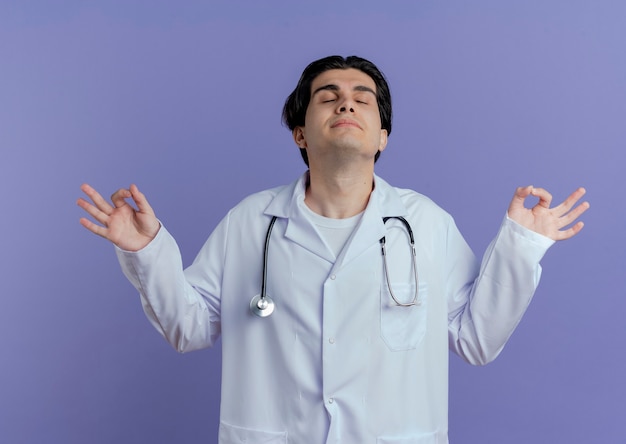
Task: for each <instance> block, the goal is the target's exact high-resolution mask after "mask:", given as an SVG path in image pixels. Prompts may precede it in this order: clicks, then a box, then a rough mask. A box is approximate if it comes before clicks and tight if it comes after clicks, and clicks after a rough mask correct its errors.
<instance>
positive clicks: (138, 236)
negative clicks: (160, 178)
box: [76, 184, 161, 251]
mask: <svg viewBox="0 0 626 444" xmlns="http://www.w3.org/2000/svg"><path fill="white" fill-rule="evenodd" d="M80 189H81V190H82V191H83V192H84V193H85V194H86V195H87V196H88V197H89V198H90V199H91V201H92V202H93V204H91V203H90V202H88V201H87V200H85V199H83V198H79V199H78V201H77V202H76V203H77V204H78V206H79V207H81V208H82V209H83V210H85V211H86V212H87V213H88V214H89V215H90V216H91V217H93V218H94V219H95V220H96V221H98V222H99V223H100V224H102V225H98V224H96V223H94V222H92V221H91V220H89V219H87V218H84V217H82V218H81V219H80V223H81V225H82V226H83V227H85V228H87V229H88V230H89V231H91V232H92V233H94V234H97V235H98V236H102V237H103V238H105V239H108V240H110V241H111V242H113V243H114V244H115V245H117V246H118V247H119V248H121V249H122V250H127V251H138V250H141V249H142V248H144V247H145V246H146V245H148V244H149V243H150V241H152V239H154V237H155V236H156V235H157V233H158V232H159V228H160V227H161V224H160V223H159V221H158V220H157V218H156V216H155V215H154V211H153V210H152V207H151V206H150V204H149V203H148V201H147V200H146V197H145V196H144V195H143V194H142V193H141V192H140V191H139V188H137V186H136V185H131V186H130V188H129V189H125V188H121V189H119V190H117V191H116V192H115V193H114V194H113V195H112V196H111V202H112V203H113V205H111V204H109V203H108V202H107V201H106V200H104V199H103V198H102V196H101V195H100V194H99V193H98V192H97V191H96V190H94V189H93V188H92V187H90V186H89V185H87V184H83V185H82V186H81V187H80ZM129 198H131V199H133V201H134V202H135V205H137V209H135V208H133V206H132V205H130V204H129V203H128V202H126V199H129Z"/></svg>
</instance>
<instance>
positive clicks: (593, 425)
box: [0, 0, 626, 444]
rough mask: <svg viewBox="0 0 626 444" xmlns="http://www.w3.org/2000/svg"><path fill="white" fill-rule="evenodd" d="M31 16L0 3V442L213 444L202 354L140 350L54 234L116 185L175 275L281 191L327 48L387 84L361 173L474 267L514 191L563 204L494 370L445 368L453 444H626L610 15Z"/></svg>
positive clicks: (295, 167) (118, 294) (101, 263)
mask: <svg viewBox="0 0 626 444" xmlns="http://www.w3.org/2000/svg"><path fill="white" fill-rule="evenodd" d="M51 3H52V2H50V5H49V4H47V3H44V2H41V3H38V2H34V1H23V2H2V3H1V4H0V186H1V188H0V189H1V191H2V193H1V196H2V197H1V200H0V202H1V207H0V208H1V210H0V211H1V216H2V217H0V233H1V236H2V249H1V250H0V261H1V263H0V265H1V268H0V269H1V270H2V271H1V273H2V276H1V277H2V278H1V279H0V338H1V339H0V346H1V349H0V350H1V359H2V362H1V364H0V441H1V442H6V443H40V442H49V443H97V444H99V443H103V444H104V443H112V442H116V443H136V442H155V443H166V442H168V443H169V442H176V443H206V442H214V441H215V439H216V430H217V424H218V411H219V387H220V350H219V346H217V347H216V348H215V349H213V350H209V351H203V352H195V353H190V354H186V355H179V354H177V353H176V352H174V351H173V349H171V348H170V347H169V345H167V344H166V343H165V341H163V340H162V339H161V338H160V337H159V336H158V334H157V333H156V332H155V331H154V330H153V328H152V327H151V326H150V325H149V323H148V322H147V320H146V319H145V317H144V315H143V312H142V310H141V307H140V304H139V300H138V297H137V295H136V292H135V291H134V289H133V288H132V287H131V285H130V284H129V283H128V282H127V281H126V280H125V278H124V277H123V275H122V273H121V272H120V270H119V267H118V265H117V262H116V260H115V256H114V253H113V249H112V247H111V246H110V245H108V244H107V243H106V242H105V241H103V240H102V239H99V238H97V237H95V236H93V235H91V234H90V233H89V232H87V231H86V230H84V229H83V228H82V227H81V226H80V225H79V224H78V218H79V217H80V216H81V210H80V209H79V208H78V207H77V206H76V205H75V200H76V198H77V197H78V196H79V195H80V191H79V186H80V184H81V183H83V182H89V183H91V184H92V185H93V186H94V187H96V188H97V189H98V190H100V191H102V192H103V193H104V194H105V195H106V196H108V195H110V194H111V193H112V192H113V191H115V190H116V189H117V188H119V187H122V186H128V185H129V184H130V183H131V182H136V183H138V184H139V186H140V187H141V188H142V190H144V191H145V193H146V194H147V195H148V197H149V198H150V200H151V203H152V205H153V207H154V208H155V209H156V211H157V215H158V216H159V217H160V218H161V219H162V220H163V222H164V223H165V224H166V225H167V227H168V228H169V230H170V231H171V232H172V233H173V234H174V235H175V236H176V237H177V239H178V241H179V244H180V247H181V249H182V252H183V257H184V260H185V263H186V264H189V263H190V261H191V260H192V259H193V257H194V256H195V254H196V252H197V251H198V249H199V248H200V246H201V245H202V243H203V242H204V240H205V238H206V237H207V235H208V234H209V232H210V231H211V230H212V228H213V227H214V226H215V225H216V223H217V222H218V220H219V219H221V217H222V216H223V215H224V214H225V212H226V211H227V210H228V209H229V208H230V207H231V206H233V205H234V204H235V203H237V202H238V201H239V200H240V199H241V198H242V197H244V196H245V195H247V194H249V193H252V192H254V191H257V190H260V189H263V188H267V187H271V186H275V185H279V184H283V183H286V182H290V181H291V180H293V179H294V178H295V177H296V176H298V175H299V174H300V173H301V172H302V171H303V170H304V164H302V161H301V160H300V156H299V154H298V152H297V149H296V147H295V145H294V144H293V142H292V140H291V137H290V134H289V132H288V131H287V130H286V129H285V128H283V127H281V124H280V111H281V107H282V103H283V101H284V99H285V97H286V96H287V95H288V93H289V92H290V91H291V90H292V89H293V87H294V86H295V82H296V81H297V78H298V77H299V75H300V73H301V71H302V69H303V68H304V66H305V65H306V64H307V63H308V62H310V61H312V60H314V59H316V58H319V57H322V56H325V55H329V54H335V53H338V54H342V55H348V54H353V53H355V54H359V55H362V56H364V57H366V58H369V59H371V60H372V61H374V62H375V63H376V64H378V66H379V67H381V69H382V70H383V71H384V72H385V74H386V75H387V77H388V79H389V82H390V84H391V88H392V94H393V96H394V101H395V102H394V105H395V109H394V112H395V121H394V123H395V125H394V131H393V134H392V136H391V138H390V144H389V147H388V149H387V150H386V151H385V153H384V154H383V155H382V157H381V159H380V161H379V163H378V165H377V171H378V173H379V174H380V175H382V176H383V177H385V178H386V179H387V180H389V181H390V182H391V183H393V184H395V185H397V186H403V187H410V188H413V189H416V190H418V191H420V192H423V193H424V194H427V195H429V196H430V197H432V198H433V199H434V200H435V201H436V202H438V203H439V204H440V205H441V206H443V207H444V208H445V209H447V210H448V211H449V212H450V213H452V214H453V215H454V216H455V218H456V220H457V223H458V225H459V227H460V228H461V231H462V232H463V233H464V235H465V236H466V238H467V240H468V242H469V243H470V245H471V246H472V247H473V248H474V250H475V252H476V253H477V254H479V255H480V254H482V252H483V251H484V249H485V247H486V245H487V244H488V242H489V240H490V239H491V237H492V236H493V235H494V234H495V232H496V230H497V228H498V226H499V223H500V221H501V219H502V217H503V216H504V212H505V209H506V207H507V205H508V202H509V199H510V197H511V196H512V193H513V191H514V189H515V187H516V186H518V185H525V184H533V185H536V186H543V187H545V188H547V189H549V190H550V191H551V192H552V193H553V194H554V196H555V201H561V200H562V199H563V198H565V197H566V196H567V195H568V194H569V192H571V191H573V190H574V189H575V188H576V187H577V186H579V185H583V186H585V187H587V189H588V199H589V200H590V201H591V203H592V208H591V210H590V211H589V212H588V214H587V215H585V216H584V221H585V222H586V224H587V226H586V228H585V230H584V231H583V232H582V234H581V235H580V236H579V237H577V238H575V239H573V240H570V241H568V242H564V243H561V244H558V245H556V246H555V247H554V248H553V249H552V250H550V251H549V252H548V254H547V256H546V257H545V259H544V261H543V266H544V275H543V280H542V282H541V285H540V287H539V290H538V291H537V294H536V298H535V300H534V302H533V304H531V306H530V308H529V310H528V313H527V315H526V317H525V318H524V320H523V321H522V323H521V324H520V326H519V328H518V330H517V331H516V333H515V334H514V336H513V337H512V339H511V341H510V342H509V344H508V345H507V347H506V348H505V350H504V352H503V353H502V355H501V356H500V357H499V359H498V360H496V361H495V362H494V363H492V364H490V365H488V366H486V367H483V368H474V367H471V366H469V365H467V364H464V363H462V362H461V360H460V359H458V358H457V357H455V356H453V357H452V358H451V382H450V389H451V390H450V391H451V393H450V436H451V440H452V442H453V443H457V444H472V443H494V444H495V443H503V442H506V443H508V444H516V443H520V444H521V443H529V442H533V443H548V442H549V443H574V442H575V443H592V442H593V443H596V442H604V443H618V442H620V443H621V442H626V431H625V430H624V429H625V425H624V418H625V416H624V415H625V412H626V405H625V403H626V401H625V400H626V383H625V382H624V381H625V379H624V378H625V375H626V360H625V358H624V348H625V347H624V344H625V342H626V341H625V339H626V323H625V321H624V313H626V297H625V296H626V279H625V274H626V269H625V265H626V254H625V251H626V249H625V247H626V236H625V228H626V224H625V222H626V210H625V209H624V195H625V192H626V189H625V186H624V180H623V176H624V161H625V157H626V156H625V154H624V150H625V148H626V144H625V141H626V30H625V29H626V26H625V25H624V24H625V23H626V6H625V5H626V3H624V2H623V1H622V0H615V1H604V0H595V1H566V0H556V1H546V2H534V1H531V2H502V1H496V0H491V1H488V0H477V1H472V2H466V1H461V0H455V1H446V2H435V1H416V2H404V1H393V0H390V1H387V2H382V1H347V0H344V1H339V0H335V1H329V0H324V1H316V2H306V3H305V2H296V1H294V0H291V1H288V0H282V1H273V2H262V1H259V2H255V1H250V2H242V1H232V0H229V1H226V0H216V1H208V0H207V1H199V0H197V1H187V2H178V3H176V2H167V1H152V2H129V1H109V2H100V3H106V5H103V4H98V2H93V1H65V2H59V3H62V4H55V5H54V6H52V5H51ZM11 4H13V5H11ZM16 5H17V6H16ZM259 260H261V258H259Z"/></svg>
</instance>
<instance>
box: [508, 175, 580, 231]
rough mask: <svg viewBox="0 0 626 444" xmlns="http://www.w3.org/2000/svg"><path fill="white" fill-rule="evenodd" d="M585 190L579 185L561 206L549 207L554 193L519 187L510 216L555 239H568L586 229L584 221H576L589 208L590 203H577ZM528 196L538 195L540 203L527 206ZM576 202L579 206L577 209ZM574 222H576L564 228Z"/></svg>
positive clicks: (510, 206) (519, 222) (510, 209)
mask: <svg viewBox="0 0 626 444" xmlns="http://www.w3.org/2000/svg"><path fill="white" fill-rule="evenodd" d="M585 192H586V191H585V189H584V188H578V189H577V190H576V191H574V192H573V193H572V194H570V195H569V197H568V198H567V199H565V200H564V201H563V202H562V203H561V204H560V205H557V206H556V207H553V208H550V204H551V203H552V195H551V194H550V193H548V192H547V191H546V190H544V189H543V188H535V187H533V186H527V187H520V188H518V189H517V190H515V196H513V200H512V201H511V205H509V210H508V214H509V218H511V219H512V220H514V221H515V222H517V223H518V224H520V225H522V226H524V227H526V228H528V229H529V230H532V231H535V232H537V233H539V234H541V235H543V236H546V237H549V238H550V239H552V240H555V241H558V240H565V239H569V238H570V237H572V236H575V235H576V234H578V233H579V232H580V230H582V229H583V226H584V223H583V222H582V221H578V222H576V220H577V219H578V218H579V217H580V215H581V214H583V213H584V212H585V211H587V210H588V209H589V202H583V203H581V204H579V205H576V202H578V201H579V200H580V198H581V197H583V196H584V195H585ZM528 196H535V197H537V198H539V202H537V204H536V205H535V206H534V207H532V208H526V207H525V206H524V201H525V200H526V198H527V197H528ZM574 205H576V207H575V208H574ZM572 208H573V209H572ZM571 224H574V225H572V226H571V227H569V228H567V229H564V228H565V227H567V226H569V225H571Z"/></svg>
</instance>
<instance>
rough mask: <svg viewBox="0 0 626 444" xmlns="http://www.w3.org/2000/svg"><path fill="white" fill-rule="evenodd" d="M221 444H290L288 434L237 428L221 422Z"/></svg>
mask: <svg viewBox="0 0 626 444" xmlns="http://www.w3.org/2000/svg"><path fill="white" fill-rule="evenodd" d="M219 442H220V444H243V443H245V444H288V441H287V432H272V431H268V430H254V429H247V428H244V427H237V426H233V425H230V424H227V423H225V422H224V421H222V422H220V431H219Z"/></svg>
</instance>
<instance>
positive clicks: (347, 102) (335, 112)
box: [293, 68, 387, 164]
mask: <svg viewBox="0 0 626 444" xmlns="http://www.w3.org/2000/svg"><path fill="white" fill-rule="evenodd" d="M293 135H294V140H295V141H296V144H297V145H298V146H299V147H300V148H305V149H306V150H307V155H308V157H309V162H310V164H313V163H315V162H316V161H319V160H322V159H324V158H326V159H327V160H339V159H346V160H352V159H355V156H358V158H361V159H367V160H369V159H370V158H371V161H372V162H373V161H374V156H375V155H376V153H377V152H378V151H382V150H384V149H385V146H386V145H387V130H384V129H382V128H381V121H380V112H379V110H378V102H377V100H376V84H375V83H374V80H372V78H371V77H370V76H368V75H367V74H365V73H364V72H363V71H359V70H357V69H352V68H350V69H333V70H329V71H325V72H323V73H322V74H320V75H319V76H317V77H316V78H315V79H314V80H313V82H312V84H311V100H310V102H309V107H308V108H307V112H306V116H305V123H304V126H302V127H297V128H296V129H295V130H294V132H293Z"/></svg>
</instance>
